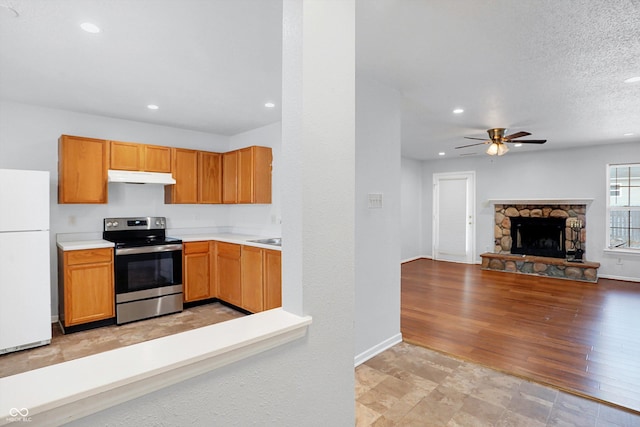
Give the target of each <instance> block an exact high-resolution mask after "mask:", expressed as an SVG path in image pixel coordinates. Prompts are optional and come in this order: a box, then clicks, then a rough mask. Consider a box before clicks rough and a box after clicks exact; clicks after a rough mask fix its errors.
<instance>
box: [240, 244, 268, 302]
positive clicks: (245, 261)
mask: <svg viewBox="0 0 640 427" xmlns="http://www.w3.org/2000/svg"><path fill="white" fill-rule="evenodd" d="M263 252H264V250H263V249H260V248H256V247H253V246H242V256H241V264H242V308H244V309H246V310H249V311H251V312H252V313H257V312H259V311H262V310H264V302H263V292H262V286H263V274H262V273H263V269H262V256H263Z"/></svg>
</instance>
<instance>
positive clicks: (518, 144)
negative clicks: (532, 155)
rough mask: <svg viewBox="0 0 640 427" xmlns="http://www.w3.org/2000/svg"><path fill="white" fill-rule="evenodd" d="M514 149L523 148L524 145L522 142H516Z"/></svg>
mask: <svg viewBox="0 0 640 427" xmlns="http://www.w3.org/2000/svg"><path fill="white" fill-rule="evenodd" d="M513 146H514V147H522V143H521V142H516V143H515V144H513Z"/></svg>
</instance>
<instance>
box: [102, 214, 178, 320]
mask: <svg viewBox="0 0 640 427" xmlns="http://www.w3.org/2000/svg"><path fill="white" fill-rule="evenodd" d="M166 224H167V221H166V218H164V217H135V218H105V219H104V232H103V233H102V236H103V238H104V239H105V240H108V241H110V242H114V243H115V258H114V259H115V274H114V278H115V293H116V323H117V324H122V323H128V322H133V321H135V320H141V319H147V318H150V317H156V316H160V315H164V314H170V313H176V312H179V311H182V301H183V298H182V292H183V291H182V240H179V239H174V238H172V237H167V236H166Z"/></svg>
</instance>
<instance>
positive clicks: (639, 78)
mask: <svg viewBox="0 0 640 427" xmlns="http://www.w3.org/2000/svg"><path fill="white" fill-rule="evenodd" d="M624 82H625V83H636V82H640V76H635V77H629V78H628V79H626V80H625V81H624Z"/></svg>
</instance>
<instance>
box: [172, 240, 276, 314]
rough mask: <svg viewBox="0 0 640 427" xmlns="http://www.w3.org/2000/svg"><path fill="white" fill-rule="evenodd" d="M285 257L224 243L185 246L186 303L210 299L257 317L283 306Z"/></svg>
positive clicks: (199, 243) (184, 278)
mask: <svg viewBox="0 0 640 427" xmlns="http://www.w3.org/2000/svg"><path fill="white" fill-rule="evenodd" d="M281 271H282V268H281V253H280V251H277V250H269V249H263V248H259V247H255V246H247V245H240V244H236V243H227V242H220V241H210V242H208V241H202V242H186V243H184V246H183V284H184V301H185V302H193V301H200V300H205V299H210V298H219V299H220V300H222V301H224V302H227V303H229V304H233V305H235V306H236V307H239V308H242V309H244V310H247V311H250V312H252V313H257V312H260V311H264V310H270V309H272V308H276V307H280V306H281V305H282V273H281Z"/></svg>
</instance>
